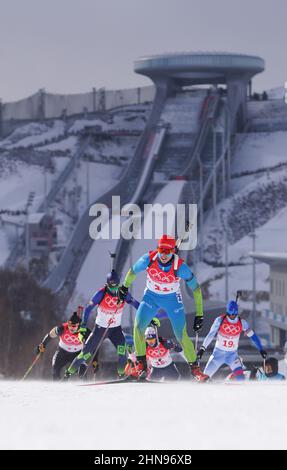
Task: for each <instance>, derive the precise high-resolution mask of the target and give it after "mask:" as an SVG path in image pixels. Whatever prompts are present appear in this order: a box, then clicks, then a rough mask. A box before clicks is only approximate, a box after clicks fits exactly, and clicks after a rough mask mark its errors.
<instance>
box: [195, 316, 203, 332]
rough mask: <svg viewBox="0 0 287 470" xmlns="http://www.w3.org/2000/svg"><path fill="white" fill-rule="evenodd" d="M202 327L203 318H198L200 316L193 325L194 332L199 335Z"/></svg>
mask: <svg viewBox="0 0 287 470" xmlns="http://www.w3.org/2000/svg"><path fill="white" fill-rule="evenodd" d="M202 325H203V317H198V316H197V317H195V319H194V323H193V331H195V332H196V333H197V332H198V331H199V330H201V328H202Z"/></svg>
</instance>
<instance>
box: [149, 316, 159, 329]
mask: <svg viewBox="0 0 287 470" xmlns="http://www.w3.org/2000/svg"><path fill="white" fill-rule="evenodd" d="M150 324H151V325H152V326H156V327H157V328H159V327H160V320H159V319H158V318H156V317H154V318H153V319H152V321H151V322H150Z"/></svg>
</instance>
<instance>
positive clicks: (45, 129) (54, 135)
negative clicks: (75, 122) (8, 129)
mask: <svg viewBox="0 0 287 470" xmlns="http://www.w3.org/2000/svg"><path fill="white" fill-rule="evenodd" d="M23 127H24V129H22V132H21V128H20V129H16V130H15V131H14V132H13V133H12V134H11V135H10V136H9V137H7V138H6V139H4V140H3V141H2V142H1V147H4V148H6V149H16V148H18V147H30V146H35V145H40V144H45V143H46V142H48V141H51V140H54V139H59V138H60V137H62V136H64V132H65V123H64V122H63V121H60V120H55V121H54V122H53V123H52V126H51V127H50V126H48V125H46V124H35V123H31V124H28V125H26V126H23ZM27 134H28V135H27ZM21 137H22V138H21ZM19 138H20V139H19ZM17 139H19V140H17ZM15 141H16V142H15Z"/></svg>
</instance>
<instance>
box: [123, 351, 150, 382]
mask: <svg viewBox="0 0 287 470" xmlns="http://www.w3.org/2000/svg"><path fill="white" fill-rule="evenodd" d="M125 375H128V376H129V377H130V378H131V379H136V380H145V379H146V375H147V363H146V357H145V356H138V357H137V360H136V362H132V361H131V360H129V361H128V363H127V365H126V367H125Z"/></svg>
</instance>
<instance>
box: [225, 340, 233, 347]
mask: <svg viewBox="0 0 287 470" xmlns="http://www.w3.org/2000/svg"><path fill="white" fill-rule="evenodd" d="M223 346H224V347H225V348H232V347H233V346H234V343H233V341H227V339H225V340H224V341H223Z"/></svg>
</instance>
